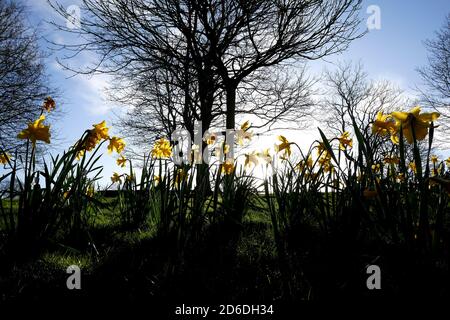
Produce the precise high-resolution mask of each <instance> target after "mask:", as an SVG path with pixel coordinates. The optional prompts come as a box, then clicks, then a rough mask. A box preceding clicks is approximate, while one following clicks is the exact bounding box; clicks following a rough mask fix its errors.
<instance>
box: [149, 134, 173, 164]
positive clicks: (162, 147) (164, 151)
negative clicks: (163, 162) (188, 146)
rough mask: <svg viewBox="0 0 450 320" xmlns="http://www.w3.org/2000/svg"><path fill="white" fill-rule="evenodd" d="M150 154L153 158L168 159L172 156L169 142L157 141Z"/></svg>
mask: <svg viewBox="0 0 450 320" xmlns="http://www.w3.org/2000/svg"><path fill="white" fill-rule="evenodd" d="M151 154H152V157H153V158H159V159H161V158H170V156H172V146H171V145H170V142H169V140H167V139H164V138H161V139H159V140H157V141H156V142H155V145H154V146H153V149H152V152H151Z"/></svg>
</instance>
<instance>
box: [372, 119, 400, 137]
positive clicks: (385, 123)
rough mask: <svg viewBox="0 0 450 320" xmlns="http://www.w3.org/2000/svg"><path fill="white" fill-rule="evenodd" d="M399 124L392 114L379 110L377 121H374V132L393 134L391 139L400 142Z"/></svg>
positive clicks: (384, 134)
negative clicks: (397, 124)
mask: <svg viewBox="0 0 450 320" xmlns="http://www.w3.org/2000/svg"><path fill="white" fill-rule="evenodd" d="M397 131H398V130H397V126H396V123H395V121H394V119H393V118H392V116H391V115H390V114H384V113H383V112H381V111H380V112H378V113H377V116H376V118H375V121H374V122H373V123H372V132H373V133H374V134H378V135H381V136H386V135H388V134H390V135H391V141H392V142H393V143H395V144H398V142H399V138H398V135H397Z"/></svg>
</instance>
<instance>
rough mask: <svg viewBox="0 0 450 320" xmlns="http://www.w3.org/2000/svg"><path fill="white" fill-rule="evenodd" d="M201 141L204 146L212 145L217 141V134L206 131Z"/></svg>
mask: <svg viewBox="0 0 450 320" xmlns="http://www.w3.org/2000/svg"><path fill="white" fill-rule="evenodd" d="M203 141H205V142H206V144H208V145H213V144H215V143H216V141H217V134H216V133H214V132H211V133H210V132H209V131H207V132H205V135H204V137H203Z"/></svg>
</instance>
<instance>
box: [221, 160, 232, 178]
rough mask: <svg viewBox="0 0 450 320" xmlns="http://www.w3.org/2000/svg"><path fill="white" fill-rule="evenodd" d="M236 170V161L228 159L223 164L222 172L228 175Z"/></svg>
mask: <svg viewBox="0 0 450 320" xmlns="http://www.w3.org/2000/svg"><path fill="white" fill-rule="evenodd" d="M233 172H234V162H233V161H232V160H227V161H225V162H224V163H223V164H222V173H224V174H226V175H230V174H233Z"/></svg>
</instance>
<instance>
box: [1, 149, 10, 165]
mask: <svg viewBox="0 0 450 320" xmlns="http://www.w3.org/2000/svg"><path fill="white" fill-rule="evenodd" d="M9 159H11V155H10V154H9V153H7V152H3V151H0V164H7V163H8V161H9Z"/></svg>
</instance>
